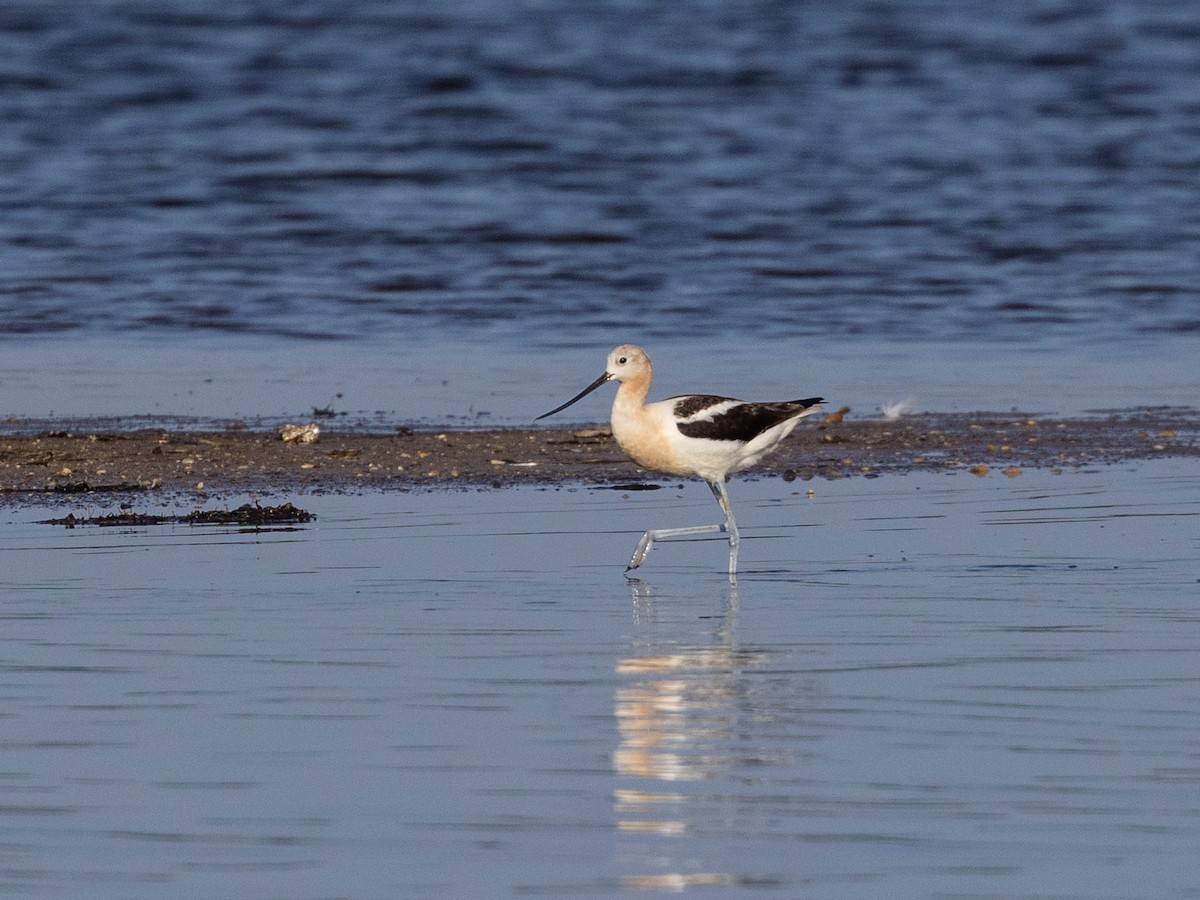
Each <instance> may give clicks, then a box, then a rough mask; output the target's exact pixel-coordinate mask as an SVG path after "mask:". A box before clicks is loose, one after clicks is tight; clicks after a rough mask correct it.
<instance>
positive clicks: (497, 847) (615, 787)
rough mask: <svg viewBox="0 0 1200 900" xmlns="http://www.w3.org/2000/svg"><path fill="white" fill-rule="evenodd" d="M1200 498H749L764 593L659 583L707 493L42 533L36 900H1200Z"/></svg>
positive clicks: (24, 873)
mask: <svg viewBox="0 0 1200 900" xmlns="http://www.w3.org/2000/svg"><path fill="white" fill-rule="evenodd" d="M809 488H811V489H812V490H813V491H814V495H813V496H812V498H808V497H807V496H806V491H807V490H808V489H809ZM1198 488H1200V473H1197V472H1196V470H1195V467H1194V466H1192V465H1191V464H1190V463H1186V462H1180V461H1174V462H1172V461H1167V462H1161V463H1153V464H1144V465H1141V466H1138V467H1136V468H1130V469H1126V468H1102V469H1097V470H1093V471H1085V472H1078V473H1064V474H1061V475H1052V474H1049V473H1041V472H1027V473H1025V474H1024V475H1023V476H1021V477H1019V478H1014V479H1007V478H999V477H996V476H992V477H989V478H985V479H977V478H974V477H971V476H968V475H966V474H960V475H957V476H948V475H943V476H916V475H914V476H907V477H889V478H881V479H855V480H850V481H840V482H810V483H807V484H806V483H801V482H793V483H790V484H789V483H786V482H783V481H781V480H778V479H770V480H761V481H749V482H737V483H735V484H734V485H733V486H732V493H733V497H734V503H735V508H736V509H737V511H738V514H739V520H740V522H741V524H742V526H743V529H744V541H743V547H742V564H743V572H742V574H741V576H740V578H739V579H738V582H737V584H736V586H731V585H730V584H729V583H728V581H727V579H726V578H725V576H724V575H723V574H722V571H721V569H722V562H723V557H724V547H723V545H722V544H721V543H720V542H716V541H693V542H686V543H682V542H677V543H673V544H669V545H668V544H663V545H660V546H659V547H656V548H655V550H654V552H653V553H652V554H651V557H650V559H649V561H648V562H647V564H646V565H645V567H644V568H643V569H642V570H641V580H639V581H633V582H627V581H626V579H625V578H623V577H622V574H621V572H622V567H623V563H624V561H625V560H626V559H627V558H628V554H629V553H630V552H631V550H632V547H633V544H634V542H635V541H636V538H637V533H638V530H639V529H640V528H642V527H644V526H646V525H659V526H661V525H674V524H690V523H693V522H699V521H706V520H709V519H711V518H712V517H713V513H715V512H716V510H715V507H714V508H713V509H710V508H709V507H710V506H713V504H712V503H711V499H710V498H708V495H707V492H706V491H704V490H703V488H702V486H698V485H687V486H685V487H684V488H682V489H680V488H678V487H676V486H675V485H674V483H671V484H670V485H669V486H667V487H666V488H665V489H664V490H662V491H659V492H652V493H647V492H638V493H633V494H629V495H623V494H620V493H618V492H613V491H602V490H583V489H580V490H569V489H559V490H553V489H543V490H506V491H496V492H461V493H453V492H436V493H393V494H367V495H363V496H336V495H320V494H318V495H311V496H305V497H294V498H291V499H294V500H297V501H298V502H300V503H301V505H303V506H305V507H307V508H309V509H310V510H312V511H313V512H315V513H317V515H318V516H319V519H318V520H317V522H316V523H314V524H313V525H312V526H309V527H305V528H301V529H298V530H286V531H279V532H262V533H250V532H239V531H236V530H230V529H201V528H183V527H179V528H165V529H132V530H122V531H119V532H117V531H110V530H105V529H82V528H81V529H76V530H74V531H62V530H58V529H53V528H51V527H50V526H45V525H38V524H34V520H35V519H37V518H41V517H43V516H44V514H42V513H39V512H38V511H36V510H16V511H14V510H6V511H5V513H4V516H5V520H6V524H4V525H2V526H0V572H2V573H3V574H2V575H0V588H2V590H3V596H4V604H3V610H2V612H0V617H2V618H3V627H2V628H0V695H2V696H3V698H4V703H3V707H2V710H0V717H2V718H3V722H2V726H3V727H2V729H0V747H2V749H3V755H4V757H3V758H4V765H3V767H0V892H4V893H10V894H17V895H21V896H31V897H68V896H79V895H80V893H81V892H85V893H87V895H88V896H91V897H114V898H116V897H121V898H137V897H147V898H149V897H155V898H157V897H161V896H164V895H169V896H172V897H179V898H191V897H194V898H201V897H205V898H207V897H214V896H256V897H289V898H309V897H312V898H318V897H334V896H354V897H398V896H403V897H475V896H550V897H563V896H596V897H600V896H611V895H613V894H616V893H620V892H625V893H637V892H642V891H668V890H670V891H684V892H688V891H690V890H692V889H693V888H696V889H699V888H700V887H702V886H703V887H704V888H705V890H703V891H702V892H701V893H703V895H704V896H722V895H725V894H732V893H735V892H737V891H738V890H739V889H741V888H743V887H748V886H753V887H754V888H755V889H756V892H757V893H763V894H767V895H779V896H797V895H799V894H802V895H804V896H812V897H831V898H832V897H839V898H842V897H864V898H865V897H880V896H888V897H930V896H956V897H994V896H1039V897H1053V898H1068V897H1071V898H1073V897H1081V898H1082V897H1088V898H1095V897H1128V896H1155V897H1196V896H1198V895H1200V882H1198V881H1197V879H1196V876H1195V867H1194V866H1193V865H1192V864H1191V862H1190V859H1191V857H1192V855H1193V851H1194V848H1195V846H1196V844H1197V842H1198V840H1200V756H1198V754H1197V750H1196V748H1197V746H1200V724H1197V723H1200V716H1198V713H1200V677H1198V676H1197V674H1196V667H1195V658H1196V654H1197V651H1200V615H1198V614H1197V612H1196V599H1197V596H1198V595H1200V577H1198V572H1197V567H1196V563H1195V561H1196V558H1197V550H1198V549H1200V492H1198V490H1197V489H1198ZM231 502H232V501H231Z"/></svg>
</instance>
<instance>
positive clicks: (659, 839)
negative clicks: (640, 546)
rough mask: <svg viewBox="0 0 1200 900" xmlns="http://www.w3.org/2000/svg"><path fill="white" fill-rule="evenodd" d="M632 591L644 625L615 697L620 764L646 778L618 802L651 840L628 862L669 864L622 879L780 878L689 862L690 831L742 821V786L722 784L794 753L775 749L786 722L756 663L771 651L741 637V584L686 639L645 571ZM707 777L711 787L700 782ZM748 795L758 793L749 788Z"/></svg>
mask: <svg viewBox="0 0 1200 900" xmlns="http://www.w3.org/2000/svg"><path fill="white" fill-rule="evenodd" d="M632 591H633V601H634V610H635V615H636V617H637V619H638V625H639V626H641V628H640V635H639V637H638V638H637V639H636V640H635V641H634V642H633V644H632V646H631V647H630V651H631V652H630V654H629V655H628V656H627V657H625V658H624V659H620V660H618V662H617V666H616V668H617V673H618V674H619V675H620V676H622V678H623V681H622V683H621V686H620V687H619V688H618V689H617V692H616V700H615V715H616V721H617V728H618V731H619V734H620V742H619V745H618V747H617V749H616V751H615V752H614V754H613V768H614V770H615V773H616V774H617V776H618V777H619V778H621V779H622V781H624V782H629V781H633V782H634V783H635V785H636V784H639V783H640V785H642V786H630V787H624V788H622V789H618V790H617V791H615V796H614V805H615V811H616V820H617V830H618V831H619V832H620V833H623V834H625V835H626V836H630V835H635V834H636V835H641V836H642V838H643V839H644V840H643V841H641V842H639V843H638V844H637V845H636V846H633V845H629V846H627V847H626V848H625V850H626V851H627V852H626V853H625V854H624V855H625V856H626V858H625V859H623V860H622V868H624V869H626V870H628V869H629V868H635V867H636V868H638V869H641V870H643V871H644V870H646V869H657V870H660V871H658V872H656V873H646V874H637V875H628V876H625V877H623V878H622V880H621V884H622V886H623V887H625V888H627V889H633V890H676V891H677V890H683V889H686V888H689V887H698V886H713V885H745V884H758V885H761V884H763V883H764V882H770V881H771V879H770V878H769V877H768V878H763V877H761V876H748V875H735V874H728V873H722V872H711V871H679V870H680V869H683V868H686V869H689V870H690V869H693V868H695V867H696V866H698V865H701V863H700V862H699V861H698V859H697V856H698V855H699V854H698V852H697V850H698V848H697V847H695V846H692V845H691V844H692V842H689V841H688V840H687V839H688V838H689V836H695V835H696V834H697V833H700V832H703V833H705V834H706V835H707V836H709V837H711V836H712V834H713V832H714V831H717V832H723V831H726V830H728V829H732V830H734V831H737V830H739V829H738V826H737V822H736V818H737V814H736V810H737V808H738V806H739V804H737V803H735V804H731V803H730V802H729V801H730V799H731V797H732V795H734V794H735V793H737V792H738V789H737V788H735V787H733V786H728V787H725V788H717V787H716V785H719V784H721V783H722V782H729V781H731V780H733V779H738V780H739V782H740V783H741V784H742V787H743V789H744V783H745V780H746V779H748V778H750V779H752V778H754V777H756V776H755V775H750V774H748V773H747V772H746V771H745V770H747V769H748V768H750V767H753V769H754V770H755V772H756V773H761V772H762V767H763V766H773V765H778V764H783V763H785V762H788V761H789V759H790V757H789V759H783V758H780V757H779V756H778V750H777V748H776V750H773V751H771V752H766V751H765V746H769V745H770V743H771V741H770V739H771V737H772V736H773V734H774V732H775V730H776V727H777V726H776V725H775V724H773V722H772V719H773V718H774V712H773V710H772V708H771V704H772V699H771V695H772V694H773V693H775V691H773V690H771V689H770V688H766V689H765V690H764V687H763V685H761V684H760V683H759V682H758V680H756V679H752V678H749V677H747V674H746V671H747V670H748V669H752V668H754V667H757V666H761V665H762V664H763V663H764V662H766V661H767V660H768V659H769V653H768V652H767V651H766V650H763V649H755V648H745V647H740V646H739V645H738V642H737V638H736V633H735V632H736V626H737V617H738V606H739V596H738V588H737V584H736V582H733V583H731V584H729V585H728V586H725V587H724V591H723V592H724V593H725V596H724V611H723V614H722V615H720V616H719V617H715V618H714V620H713V621H715V622H716V623H717V624H716V627H715V628H714V629H713V630H712V632H711V634H710V636H709V639H708V640H707V641H703V639H701V642H695V638H696V636H695V635H691V634H689V635H688V636H687V638H685V639H682V640H681V639H680V636H679V629H677V628H673V627H671V625H672V623H670V622H666V623H660V622H658V621H657V613H656V610H655V599H654V591H653V589H651V588H650V587H649V586H648V585H646V584H645V583H643V582H641V581H636V580H635V581H633V582H632ZM688 621H689V622H691V621H694V620H692V619H689V620H688ZM688 639H691V640H692V642H691V643H689V642H688ZM697 783H703V784H704V785H705V790H704V791H697V790H696V788H695V785H696V784H697ZM741 800H742V801H745V803H747V804H753V802H754V800H753V797H747V796H744V797H742V798H741ZM745 808H746V809H747V811H748V809H749V806H746V807H745ZM731 817H732V818H731ZM676 841H682V843H678V844H677V843H675V842H676ZM676 857H684V858H686V860H687V863H686V865H678V864H676V863H675V858H676Z"/></svg>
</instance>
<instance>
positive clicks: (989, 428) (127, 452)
mask: <svg viewBox="0 0 1200 900" xmlns="http://www.w3.org/2000/svg"><path fill="white" fill-rule="evenodd" d="M31 424H33V425H35V428H33V429H31V428H30V425H31ZM139 424H144V423H139ZM195 424H196V423H187V422H183V421H181V420H170V424H169V425H164V426H163V427H151V428H146V427H138V428H136V429H126V428H125V427H123V423H122V421H121V420H119V419H118V420H94V421H90V422H85V423H72V424H71V425H70V427H69V428H58V427H54V426H53V425H52V424H48V423H28V422H20V421H14V420H9V422H8V424H7V428H8V429H9V431H10V433H9V434H3V432H0V502H3V503H7V504H12V503H20V504H54V503H55V502H57V501H62V500H64V499H67V498H70V497H75V498H76V499H79V497H80V495H92V496H93V497H97V499H98V495H110V496H115V495H126V494H128V495H137V496H138V497H139V499H138V500H137V503H138V504H139V505H143V504H149V503H153V502H155V501H156V500H158V499H162V500H165V499H167V498H168V497H170V496H177V495H179V494H197V495H209V494H213V493H220V494H229V493H249V494H259V495H280V494H286V493H291V492H295V491H314V490H331V491H346V490H352V489H355V488H370V489H407V490H411V489H415V488H447V487H455V486H463V487H485V488H503V487H508V486H512V485H522V484H541V485H556V484H563V483H582V484H592V485H637V486H639V487H652V486H653V485H654V484H660V483H676V482H678V481H679V479H676V478H667V477H664V476H660V475H655V474H653V473H649V472H645V471H643V470H641V469H639V468H638V467H637V466H635V465H634V464H633V463H631V462H630V461H629V460H627V459H626V458H625V457H624V455H623V454H622V453H621V451H620V449H619V448H618V447H617V445H616V443H615V442H614V440H613V438H612V435H611V432H610V431H609V429H608V428H607V427H595V428H584V429H571V430H549V429H537V430H530V429H499V430H489V431H437V430H414V429H409V428H399V429H397V430H396V431H395V433H388V434H380V433H373V432H367V431H356V430H353V429H349V430H339V429H337V428H336V427H335V426H330V425H322V431H321V434H320V437H319V439H318V441H317V442H316V443H311V444H299V443H286V442H284V441H283V440H281V439H280V436H279V434H278V432H277V431H276V430H274V429H272V430H266V431H263V430H259V431H255V430H252V429H251V428H248V427H245V426H243V425H240V424H233V425H230V426H229V427H226V428H224V429H222V430H207V431H206V430H196V429H195V427H194V426H195ZM1198 433H1200V411H1197V410H1194V409H1178V408H1158V409H1143V410H1122V411H1115V412H1112V413H1108V414H1104V415H1097V416H1092V417H1085V418H1064V419H1060V418H1044V417H1036V416H1027V415H1023V414H1020V413H983V412H981V413H972V414H957V413H955V414H947V413H942V414H921V415H914V416H911V417H908V418H904V419H901V420H899V421H884V420H879V419H875V420H855V419H852V418H847V419H846V420H845V421H843V422H841V423H837V424H827V425H823V424H820V423H819V422H818V423H814V424H813V425H807V426H806V425H805V424H802V426H801V427H800V428H799V429H797V431H796V432H794V433H793V434H792V436H791V437H789V438H788V440H787V441H786V442H785V443H784V445H783V446H782V447H781V448H780V449H779V451H777V452H776V453H775V454H773V455H772V456H770V457H768V458H767V459H766V460H764V461H763V463H762V464H760V465H759V466H758V467H756V468H755V469H754V470H753V472H752V473H749V474H750V475H751V476H753V475H754V474H757V475H759V476H782V477H784V478H786V479H789V480H791V479H806V480H807V479H835V478H848V477H853V476H868V477H870V476H876V475H883V474H903V473H907V472H914V471H931V470H932V471H943V472H966V473H971V474H974V475H977V476H981V477H987V476H993V477H997V476H998V477H1003V476H1005V475H1007V476H1010V477H1015V476H1017V475H1019V474H1020V472H1021V471H1022V470H1024V469H1027V468H1051V469H1060V470H1070V469H1078V468H1080V467H1086V466H1096V465H1107V464H1113V463H1120V462H1126V461H1136V460H1142V459H1153V458H1159V457H1164V456H1198V455H1200V441H1198Z"/></svg>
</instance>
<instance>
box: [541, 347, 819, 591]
mask: <svg viewBox="0 0 1200 900" xmlns="http://www.w3.org/2000/svg"><path fill="white" fill-rule="evenodd" d="M652 377H653V368H652V367H651V365H650V357H649V356H647V355H646V351H645V350H643V349H642V348H641V347H635V346H634V345H633V344H622V345H621V346H620V347H618V348H617V349H616V350H614V351H613V352H612V353H610V354H608V364H607V365H606V366H605V368H604V374H603V375H601V376H600V377H599V378H597V379H596V380H595V381H593V382H592V383H591V384H589V385H588V386H587V387H586V388H584V389H583V390H582V391H580V392H579V393H578V394H576V395H575V396H574V397H572V398H571V399H570V400H568V401H567V402H566V403H564V404H563V405H562V406H558V407H555V408H554V409H552V410H550V412H548V413H544V414H542V415H540V416H538V418H539V419H544V418H546V416H552V415H554V414H555V413H556V412H561V411H562V410H564V409H566V408H567V407H568V406H570V405H571V404H572V403H575V402H576V401H578V400H581V399H583V398H584V397H586V396H587V395H588V394H590V393H591V392H592V391H594V390H596V388H598V387H600V386H601V385H602V384H604V383H605V382H608V381H613V380H615V381H617V382H619V383H620V387H619V388H618V389H617V396H616V398H615V399H614V400H613V406H612V430H613V437H615V438H616V439H617V443H618V444H619V445H620V447H621V449H622V450H623V451H624V452H625V455H626V456H628V457H629V458H630V459H632V460H633V461H634V462H635V463H637V464H638V465H639V466H642V467H643V468H646V469H650V470H651V471H653V472H661V473H663V474H665V475H689V476H693V477H696V478H703V479H704V481H705V483H706V484H708V487H709V490H711V491H712V492H713V496H714V497H716V498H717V502H718V503H720V504H721V510H722V511H723V512H724V513H725V524H724V525H694V526H691V527H689V528H659V529H652V530H650V531H647V532H646V533H645V534H643V535H642V539H641V541H639V542H638V545H637V549H636V550H634V551H633V559H631V560H630V561H629V566H628V568H627V569H626V571H629V570H631V569H636V568H637V567H638V566H640V565H641V564H642V560H644V559H645V558H646V554H647V553H649V552H650V548H651V547H653V546H654V542H655V541H657V540H659V539H660V538H672V537H683V536H684V535H693V534H717V533H720V532H722V531H723V532H725V533H726V534H728V535H729V574H730V575H731V576H733V575H735V574H736V573H737V554H738V542H739V541H738V531H737V523H736V522H735V521H734V519H733V508H732V507H731V506H730V505H729V492H728V491H727V490H726V489H725V481H726V479H727V478H728V477H729V473H731V472H740V471H741V470H742V469H748V468H749V467H750V466H752V465H754V464H755V463H756V462H758V461H759V460H760V459H762V458H763V457H764V456H766V455H767V454H768V453H770V452H771V451H772V450H774V449H775V448H776V447H778V446H779V443H780V441H782V440H783V439H784V438H785V437H787V436H788V435H789V434H790V433H791V431H792V429H793V428H795V427H796V425H797V424H798V423H799V421H800V420H801V419H803V418H804V417H805V416H809V415H812V414H813V413H815V412H817V411H818V410H819V409H820V407H819V406H818V405H817V404H819V403H821V402H822V400H823V399H824V398H822V397H809V398H807V399H805V400H789V401H787V402H785V403H747V402H746V401H744V400H733V399H730V398H729V397H714V396H712V395H709V394H688V395H686V396H683V397H669V398H667V399H666V400H659V401H657V402H656V403H646V394H648V393H649V392H650V380H651V378H652Z"/></svg>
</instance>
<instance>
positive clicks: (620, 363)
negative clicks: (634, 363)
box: [617, 356, 629, 366]
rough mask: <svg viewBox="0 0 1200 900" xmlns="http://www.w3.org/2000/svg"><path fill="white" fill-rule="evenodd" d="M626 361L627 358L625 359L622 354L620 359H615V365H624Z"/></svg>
mask: <svg viewBox="0 0 1200 900" xmlns="http://www.w3.org/2000/svg"><path fill="white" fill-rule="evenodd" d="M627 362H629V360H627V359H626V358H625V357H624V356H622V357H621V358H620V359H618V360H617V365H618V366H623V365H625V363H627Z"/></svg>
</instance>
